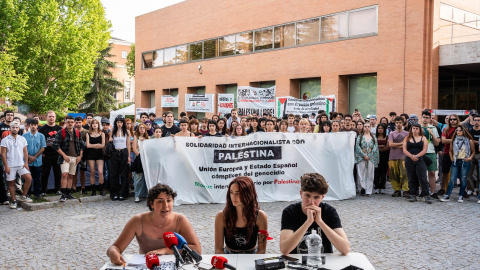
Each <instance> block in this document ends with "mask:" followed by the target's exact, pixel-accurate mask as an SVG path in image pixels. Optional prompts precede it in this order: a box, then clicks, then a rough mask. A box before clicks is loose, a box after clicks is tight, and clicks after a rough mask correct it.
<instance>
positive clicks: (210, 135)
mask: <svg viewBox="0 0 480 270" xmlns="http://www.w3.org/2000/svg"><path fill="white" fill-rule="evenodd" d="M203 136H204V137H222V136H223V135H222V133H220V132H217V133H215V135H212V134H210V132H209V133H207V134H205V135H203Z"/></svg>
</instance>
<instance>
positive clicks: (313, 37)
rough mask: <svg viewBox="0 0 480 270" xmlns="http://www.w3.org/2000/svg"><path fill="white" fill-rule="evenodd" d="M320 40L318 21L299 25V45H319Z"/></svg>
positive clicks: (309, 21) (314, 20)
mask: <svg viewBox="0 0 480 270" xmlns="http://www.w3.org/2000/svg"><path fill="white" fill-rule="evenodd" d="M319 38H320V24H319V20H318V19H313V20H307V21H303V22H298V23H297V45H305V44H311V43H317V42H318V41H319Z"/></svg>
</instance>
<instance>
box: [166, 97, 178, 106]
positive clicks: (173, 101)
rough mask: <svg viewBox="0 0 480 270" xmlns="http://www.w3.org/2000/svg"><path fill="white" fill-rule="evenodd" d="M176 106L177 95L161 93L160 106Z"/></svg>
mask: <svg viewBox="0 0 480 270" xmlns="http://www.w3.org/2000/svg"><path fill="white" fill-rule="evenodd" d="M176 107H178V96H169V95H162V108H176Z"/></svg>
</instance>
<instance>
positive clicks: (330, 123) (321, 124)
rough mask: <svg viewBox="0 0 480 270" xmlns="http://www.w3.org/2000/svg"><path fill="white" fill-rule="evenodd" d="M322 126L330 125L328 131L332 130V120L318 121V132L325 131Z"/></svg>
mask: <svg viewBox="0 0 480 270" xmlns="http://www.w3.org/2000/svg"><path fill="white" fill-rule="evenodd" d="M324 126H329V127H330V131H329V132H332V122H330V120H327V121H323V122H322V123H320V127H319V128H318V133H325V130H324V129H323V127H324Z"/></svg>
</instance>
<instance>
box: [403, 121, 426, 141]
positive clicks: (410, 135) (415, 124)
mask: <svg viewBox="0 0 480 270" xmlns="http://www.w3.org/2000/svg"><path fill="white" fill-rule="evenodd" d="M413 127H418V128H419V129H420V131H419V134H420V137H422V136H423V128H422V126H421V125H420V124H419V123H413V124H412V125H411V126H410V129H409V130H408V136H407V138H405V141H409V140H410V139H411V138H412V137H413V132H412V128H413Z"/></svg>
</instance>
